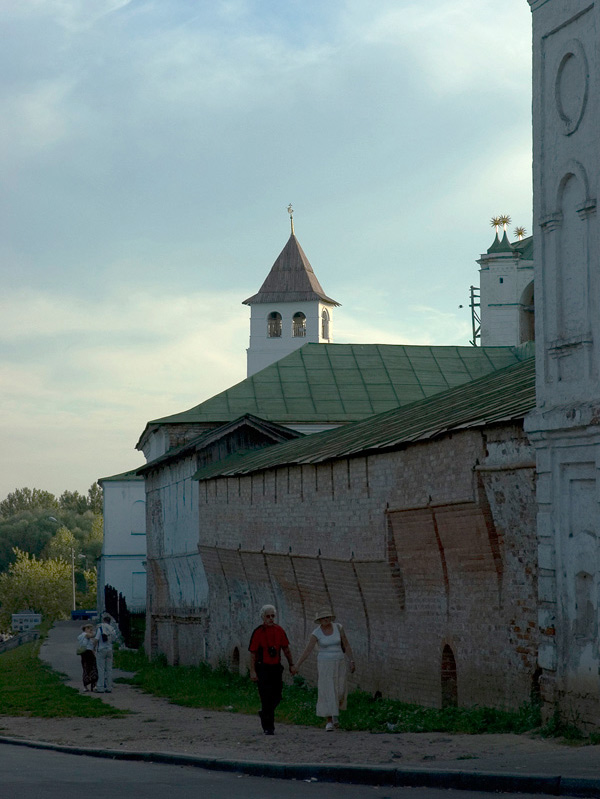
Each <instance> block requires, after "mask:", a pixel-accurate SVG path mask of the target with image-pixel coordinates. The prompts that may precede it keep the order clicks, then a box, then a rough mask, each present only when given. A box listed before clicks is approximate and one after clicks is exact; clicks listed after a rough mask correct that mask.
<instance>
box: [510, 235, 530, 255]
mask: <svg viewBox="0 0 600 799" xmlns="http://www.w3.org/2000/svg"><path fill="white" fill-rule="evenodd" d="M512 248H513V250H516V251H517V252H520V253H521V258H522V259H523V260H524V261H533V236H528V237H527V238H526V239H521V241H515V242H513V245H512Z"/></svg>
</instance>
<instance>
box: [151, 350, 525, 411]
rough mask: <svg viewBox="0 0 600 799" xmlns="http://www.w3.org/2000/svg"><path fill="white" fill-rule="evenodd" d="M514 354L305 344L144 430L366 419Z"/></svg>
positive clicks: (504, 362)
mask: <svg viewBox="0 0 600 799" xmlns="http://www.w3.org/2000/svg"><path fill="white" fill-rule="evenodd" d="M522 358H523V354H522V353H520V352H519V351H518V350H517V349H516V348H514V347H451V346H440V347H423V346H405V345H400V344H305V345H304V346H303V347H301V348H300V349H298V350H296V351H295V352H293V353H291V354H290V355H288V356H287V357H285V358H282V359H281V360H280V361H277V362H276V363H274V364H271V365H270V366H267V367H266V369H263V370H262V371H260V372H257V373H256V374H254V375H252V376H251V377H248V378H246V380H243V381H242V382H241V383H238V384H237V385H235V386H232V387H231V388H229V389H227V390H226V391H223V392H221V393H220V394H217V395H216V396H214V397H211V398H210V399H208V400H206V401H205V402H202V403H201V404H200V405H196V406H195V407H194V408H190V410H187V411H184V412H182V413H176V414H174V415H172V416H165V417H163V418H161V419H155V420H154V421H152V422H149V424H150V425H157V424H179V423H188V424H192V423H213V424H214V423H223V422H227V421H230V420H233V419H237V418H238V417H239V416H242V415H244V414H246V413H251V414H254V415H256V416H258V417H260V418H263V419H267V420H270V421H276V422H279V423H282V424H285V423H288V424H291V423H304V424H309V423H325V424H326V423H331V424H343V423H346V422H352V421H357V420H359V419H364V418H365V417H367V416H372V415H373V414H377V413H381V412H382V411H387V410H390V409H391V408H397V407H399V406H402V405H406V404H408V403H411V402H415V401H416V400H420V399H423V398H425V397H429V396H432V395H433V394H437V393H438V392H440V391H445V390H446V389H449V388H453V387H454V386H458V385H461V384H463V383H467V382H469V381H472V380H475V379H477V378H479V377H481V376H483V375H485V374H488V373H490V372H493V371H496V370H497V369H502V368H504V367H505V366H510V365H511V364H515V363H517V362H519V361H520V360H522Z"/></svg>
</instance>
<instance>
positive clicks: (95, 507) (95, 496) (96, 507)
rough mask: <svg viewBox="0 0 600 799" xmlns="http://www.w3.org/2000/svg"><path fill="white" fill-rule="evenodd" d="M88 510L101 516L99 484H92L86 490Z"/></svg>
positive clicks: (100, 490) (101, 502)
mask: <svg viewBox="0 0 600 799" xmlns="http://www.w3.org/2000/svg"><path fill="white" fill-rule="evenodd" d="M88 510H91V511H92V513H96V514H98V516H101V515H102V514H103V513H104V505H103V492H102V488H101V487H100V485H99V483H92V485H91V486H90V487H89V488H88Z"/></svg>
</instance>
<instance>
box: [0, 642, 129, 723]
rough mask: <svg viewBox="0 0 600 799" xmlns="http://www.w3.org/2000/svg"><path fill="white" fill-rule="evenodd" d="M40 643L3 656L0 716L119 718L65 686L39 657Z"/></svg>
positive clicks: (95, 700)
mask: <svg viewBox="0 0 600 799" xmlns="http://www.w3.org/2000/svg"><path fill="white" fill-rule="evenodd" d="M39 647H40V643H39V641H34V642H33V643H30V644H24V645H23V646H19V647H17V648H16V649H12V650H10V651H9V652H5V653H4V654H2V655H0V715H4V716H39V717H41V718H71V717H76V716H78V717H85V718H95V717H97V716H112V717H113V718H114V717H119V716H124V715H126V711H123V710H118V709H117V708H114V707H111V706H110V705H107V704H105V703H104V702H102V700H101V699H99V698H95V697H93V696H84V695H82V694H80V693H79V691H76V690H75V688H70V687H69V686H68V685H65V684H64V683H63V682H62V680H61V678H60V675H58V674H57V673H56V672H54V671H52V669H51V668H50V667H49V666H48V665H47V664H45V663H43V662H42V661H41V660H40V659H39V657H38V652H39Z"/></svg>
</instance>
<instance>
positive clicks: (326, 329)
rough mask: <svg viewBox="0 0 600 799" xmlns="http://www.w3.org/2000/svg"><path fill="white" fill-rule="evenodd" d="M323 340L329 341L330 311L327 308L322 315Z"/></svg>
mask: <svg viewBox="0 0 600 799" xmlns="http://www.w3.org/2000/svg"><path fill="white" fill-rule="evenodd" d="M321 338H326V339H327V340H329V311H328V310H327V308H323V313H322V314H321Z"/></svg>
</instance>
